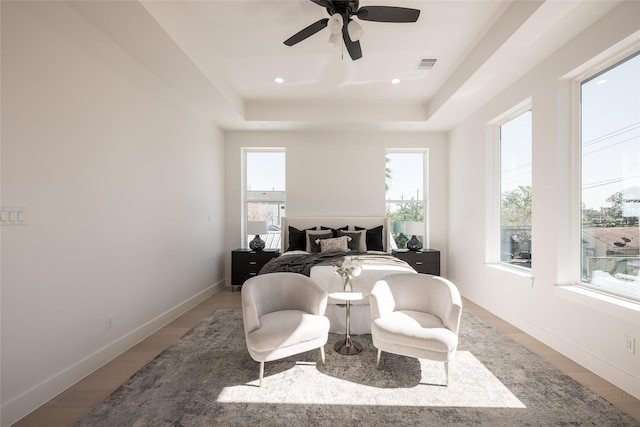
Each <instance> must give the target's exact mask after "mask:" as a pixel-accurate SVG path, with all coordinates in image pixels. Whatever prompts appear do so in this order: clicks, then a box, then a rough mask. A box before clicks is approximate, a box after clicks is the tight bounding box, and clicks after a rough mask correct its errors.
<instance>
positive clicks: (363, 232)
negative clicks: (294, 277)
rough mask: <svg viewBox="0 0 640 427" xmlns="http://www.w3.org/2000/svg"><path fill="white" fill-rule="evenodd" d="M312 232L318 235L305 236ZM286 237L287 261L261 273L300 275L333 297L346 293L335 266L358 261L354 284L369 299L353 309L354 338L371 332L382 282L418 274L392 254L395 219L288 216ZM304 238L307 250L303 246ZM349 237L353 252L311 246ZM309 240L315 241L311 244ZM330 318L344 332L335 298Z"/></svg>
mask: <svg viewBox="0 0 640 427" xmlns="http://www.w3.org/2000/svg"><path fill="white" fill-rule="evenodd" d="M310 228H315V230H310V231H308V232H304V230H308V229H310ZM303 232H304V233H303ZM281 233H282V237H281V239H280V244H281V256H280V257H278V258H276V259H274V260H272V261H270V262H269V263H267V265H265V267H264V268H263V269H262V270H261V272H260V273H261V274H265V273H270V272H274V271H295V272H300V273H302V274H305V275H308V276H309V277H311V279H313V280H314V281H315V282H317V283H319V284H320V285H322V286H323V287H324V288H325V289H326V290H327V292H329V293H332V292H340V291H342V290H343V284H344V280H343V278H342V277H341V276H339V275H338V274H336V272H335V267H334V265H333V264H335V263H337V262H339V261H340V260H341V259H343V258H344V256H351V257H355V258H357V260H358V262H359V263H360V264H361V266H362V272H361V273H360V275H358V276H356V277H354V278H353V279H352V284H353V288H354V290H356V291H359V292H362V293H363V297H364V298H363V299H362V300H360V301H354V302H352V305H351V322H350V323H351V324H350V326H351V333H352V334H355V335H358V334H368V333H371V312H370V307H369V294H370V292H371V289H372V288H373V285H374V284H375V283H376V281H378V280H379V279H381V278H382V277H384V276H386V275H389V274H393V273H409V274H416V271H415V270H414V269H413V268H412V267H411V266H410V265H409V264H407V263H406V262H404V261H402V260H400V259H398V258H396V257H394V256H393V255H391V253H390V252H391V249H392V247H393V244H392V240H393V239H391V236H390V233H389V219H388V218H386V217H286V218H282V229H281ZM330 233H331V234H330ZM302 234H304V243H305V246H304V247H301V246H300V245H301V244H302ZM345 235H346V236H348V237H350V238H351V240H350V241H349V245H350V247H351V249H350V250H348V251H338V252H332V253H322V252H320V253H318V248H317V247H315V248H311V247H309V242H310V241H312V240H316V241H317V240H324V239H328V238H330V239H335V237H342V236H345ZM309 236H312V237H313V238H312V239H310V238H309ZM328 236H331V237H328ZM362 245H364V247H363V246H362ZM362 249H364V250H362ZM286 257H290V258H286ZM327 317H328V318H329V321H330V322H331V329H330V330H331V332H334V333H344V331H345V326H346V325H345V323H346V313H345V305H344V301H342V300H336V299H333V298H331V297H329V301H328V304H327Z"/></svg>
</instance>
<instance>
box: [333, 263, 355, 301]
mask: <svg viewBox="0 0 640 427" xmlns="http://www.w3.org/2000/svg"><path fill="white" fill-rule="evenodd" d="M333 268H334V269H335V272H336V274H337V275H339V276H340V277H342V279H343V280H344V286H343V287H344V291H345V292H351V290H352V289H351V279H352V278H354V277H357V276H359V275H360V273H362V265H361V264H360V261H359V260H358V258H357V257H352V256H346V257H344V259H343V260H342V261H340V262H339V263H336V264H333Z"/></svg>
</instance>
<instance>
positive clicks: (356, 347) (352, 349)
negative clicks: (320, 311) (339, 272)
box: [329, 291, 363, 356]
mask: <svg viewBox="0 0 640 427" xmlns="http://www.w3.org/2000/svg"><path fill="white" fill-rule="evenodd" d="M329 296H330V297H331V298H334V299H337V300H343V301H346V302H347V304H346V307H347V326H346V328H345V329H346V330H345V334H344V340H340V341H338V342H337V343H336V345H335V346H334V347H333V349H334V350H335V351H336V352H338V353H340V354H345V355H347V356H352V355H354V354H358V353H360V352H361V351H362V344H360V343H359V342H357V341H353V340H352V339H351V301H359V300H361V299H363V295H362V292H358V291H354V292H331V293H330V294H329Z"/></svg>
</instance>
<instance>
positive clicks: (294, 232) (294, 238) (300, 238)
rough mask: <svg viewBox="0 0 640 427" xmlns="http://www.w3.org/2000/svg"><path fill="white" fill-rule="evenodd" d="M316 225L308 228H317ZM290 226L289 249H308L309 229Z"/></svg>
mask: <svg viewBox="0 0 640 427" xmlns="http://www.w3.org/2000/svg"><path fill="white" fill-rule="evenodd" d="M315 229H316V227H311V228H307V229H306V230H315ZM306 230H298V229H297V228H295V227H292V226H289V248H288V249H287V251H304V250H306V249H307V231H306Z"/></svg>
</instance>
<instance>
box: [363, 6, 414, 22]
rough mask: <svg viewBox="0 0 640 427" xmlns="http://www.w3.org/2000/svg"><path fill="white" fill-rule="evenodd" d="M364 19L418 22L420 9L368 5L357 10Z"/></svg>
mask: <svg viewBox="0 0 640 427" xmlns="http://www.w3.org/2000/svg"><path fill="white" fill-rule="evenodd" d="M356 15H357V16H358V18H360V19H362V20H363V21H376V22H416V21H417V20H418V17H419V16H420V11H419V10H418V9H409V8H406V7H395V6H367V7H361V8H360V9H358V12H356Z"/></svg>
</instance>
